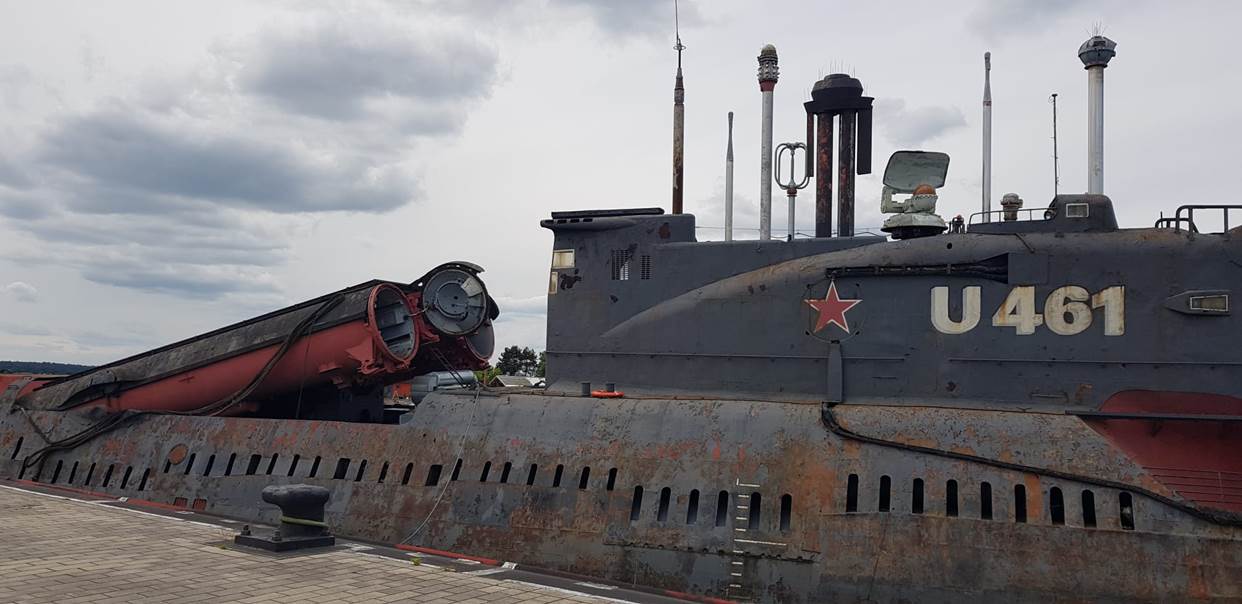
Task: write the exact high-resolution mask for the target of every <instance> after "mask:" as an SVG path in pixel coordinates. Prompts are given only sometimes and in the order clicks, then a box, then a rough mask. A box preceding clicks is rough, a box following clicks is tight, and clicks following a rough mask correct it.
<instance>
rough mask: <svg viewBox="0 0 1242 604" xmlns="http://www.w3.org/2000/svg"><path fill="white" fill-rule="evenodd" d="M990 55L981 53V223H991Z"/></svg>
mask: <svg viewBox="0 0 1242 604" xmlns="http://www.w3.org/2000/svg"><path fill="white" fill-rule="evenodd" d="M991 212H992V53H990V52H985V53H983V222H991V221H992V214H991Z"/></svg>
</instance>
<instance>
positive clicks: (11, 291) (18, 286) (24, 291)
mask: <svg viewBox="0 0 1242 604" xmlns="http://www.w3.org/2000/svg"><path fill="white" fill-rule="evenodd" d="M4 292H5V293H6V294H8V295H10V296H13V298H15V299H16V300H17V301H18V302H34V301H35V300H37V299H38V297H39V290H37V289H35V287H34V286H33V285H30V284H29V283H25V282H22V281H14V282H12V283H10V284H8V285H6V286H4Z"/></svg>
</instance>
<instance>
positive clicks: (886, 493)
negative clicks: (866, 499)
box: [876, 476, 893, 512]
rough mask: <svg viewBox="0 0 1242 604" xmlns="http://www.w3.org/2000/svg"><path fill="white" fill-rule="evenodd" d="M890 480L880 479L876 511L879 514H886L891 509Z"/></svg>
mask: <svg viewBox="0 0 1242 604" xmlns="http://www.w3.org/2000/svg"><path fill="white" fill-rule="evenodd" d="M892 485H893V482H892V479H890V478H889V477H887V476H881V477H880V501H879V504H878V505H877V506H876V509H877V510H879V511H881V512H887V511H888V510H889V509H890V508H892V505H893V504H892V499H891V497H892Z"/></svg>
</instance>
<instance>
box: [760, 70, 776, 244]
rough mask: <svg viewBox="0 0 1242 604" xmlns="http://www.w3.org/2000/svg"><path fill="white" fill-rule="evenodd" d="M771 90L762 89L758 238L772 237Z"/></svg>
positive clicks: (763, 239)
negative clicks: (761, 181)
mask: <svg viewBox="0 0 1242 604" xmlns="http://www.w3.org/2000/svg"><path fill="white" fill-rule="evenodd" d="M772 94H773V92H772V90H765V91H763V126H762V129H761V130H760V142H759V146H760V147H761V148H760V150H759V153H760V156H759V178H760V179H762V180H763V183H762V184H761V185H760V186H759V239H760V240H762V241H767V240H768V239H771V238H772Z"/></svg>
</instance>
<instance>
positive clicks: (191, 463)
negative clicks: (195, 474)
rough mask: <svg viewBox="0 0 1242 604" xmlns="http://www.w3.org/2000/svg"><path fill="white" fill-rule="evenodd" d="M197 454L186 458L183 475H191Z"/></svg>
mask: <svg viewBox="0 0 1242 604" xmlns="http://www.w3.org/2000/svg"><path fill="white" fill-rule="evenodd" d="M195 455H196V454H195V453H191V454H190V457H189V458H187V459H186V460H185V469H184V470H182V471H181V474H182V475H183V476H189V474H190V472H191V471H192V470H193V469H194V457H195ZM295 458H296V456H295Z"/></svg>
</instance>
